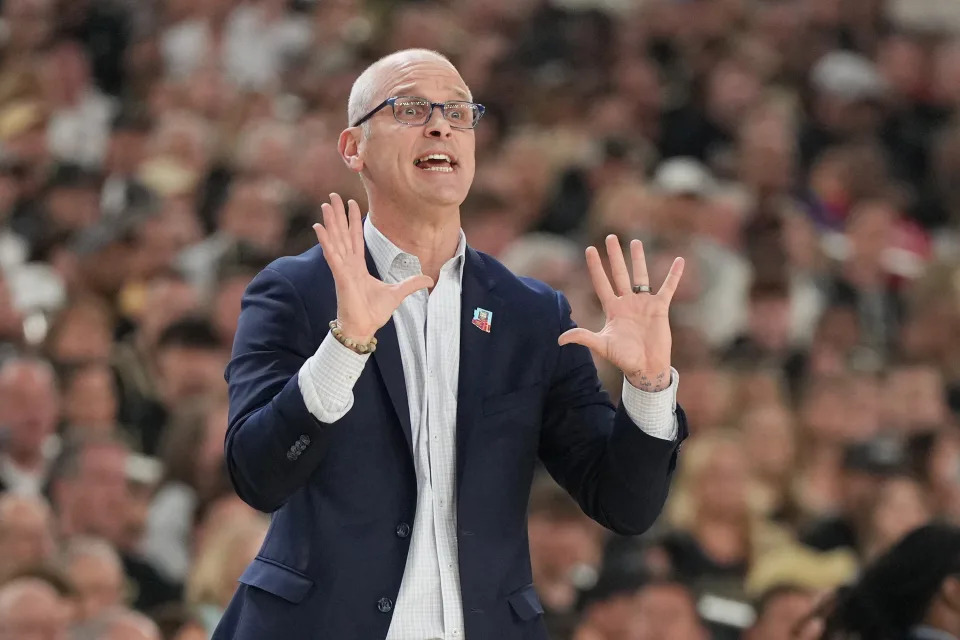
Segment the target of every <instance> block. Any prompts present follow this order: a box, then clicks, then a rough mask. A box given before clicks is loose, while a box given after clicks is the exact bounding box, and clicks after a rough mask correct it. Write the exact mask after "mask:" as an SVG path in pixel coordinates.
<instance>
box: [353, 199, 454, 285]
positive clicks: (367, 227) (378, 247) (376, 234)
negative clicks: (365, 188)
mask: <svg viewBox="0 0 960 640" xmlns="http://www.w3.org/2000/svg"><path fill="white" fill-rule="evenodd" d="M363 239H364V241H365V242H366V245H367V251H369V252H370V255H371V256H372V257H373V263H374V264H375V265H376V266H377V271H379V272H380V277H381V278H382V279H384V280H386V279H387V276H388V274H390V273H391V272H393V270H394V269H395V268H396V266H397V264H398V261H399V260H402V259H403V258H412V259H414V260H417V257H416V256H414V255H413V254H410V253H407V252H406V251H404V250H403V249H401V248H400V247H398V246H397V245H395V244H394V243H393V242H392V241H391V240H390V238H388V237H387V236H385V235H383V233H382V232H381V231H380V230H379V229H377V228H376V227H375V226H373V221H371V220H370V216H369V215H368V216H366V219H365V220H364V221H363ZM466 252H467V237H466V234H464V232H463V229H460V242H459V243H457V250H456V252H455V253H454V254H453V257H452V258H451V259H450V260H448V261H447V262H446V263H444V265H443V268H444V269H446V268H448V267H451V268H454V269H456V270H457V279H458V280H461V279H462V278H463V263H464V256H465V255H466Z"/></svg>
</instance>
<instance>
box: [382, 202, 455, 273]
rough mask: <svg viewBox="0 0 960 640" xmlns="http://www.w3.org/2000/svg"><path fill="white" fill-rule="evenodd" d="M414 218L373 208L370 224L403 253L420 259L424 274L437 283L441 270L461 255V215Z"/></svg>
mask: <svg viewBox="0 0 960 640" xmlns="http://www.w3.org/2000/svg"><path fill="white" fill-rule="evenodd" d="M421 213H425V214H427V215H420V216H417V217H412V216H410V215H405V214H404V213H401V212H400V211H398V210H397V209H396V208H393V207H390V206H371V207H370V221H371V222H372V223H373V226H375V227H376V228H377V229H378V230H379V231H380V233H382V234H383V235H385V236H386V237H387V238H389V239H390V241H391V242H392V243H393V244H395V245H397V247H399V248H400V249H401V250H403V251H406V252H407V253H409V254H412V255H415V256H417V259H418V260H420V267H421V270H422V271H423V273H424V274H425V275H428V276H430V277H431V278H433V281H434V282H436V281H437V278H439V276H440V268H441V267H442V266H443V264H444V263H445V262H446V261H447V260H449V259H450V258H452V257H453V256H454V254H455V253H456V252H457V245H458V244H459V243H460V211H459V209H456V208H455V209H454V210H453V211H452V212H451V211H450V210H445V211H431V212H421Z"/></svg>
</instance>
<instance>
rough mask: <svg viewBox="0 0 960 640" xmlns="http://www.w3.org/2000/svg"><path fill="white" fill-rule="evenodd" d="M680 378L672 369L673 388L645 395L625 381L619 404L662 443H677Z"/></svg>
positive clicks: (671, 368) (646, 431)
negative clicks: (668, 441)
mask: <svg viewBox="0 0 960 640" xmlns="http://www.w3.org/2000/svg"><path fill="white" fill-rule="evenodd" d="M679 383H680V375H679V374H678V373H677V370H676V369H674V368H673V367H670V386H669V387H667V388H666V389H663V390H662V391H643V390H641V389H637V388H636V387H635V386H633V385H632V384H630V381H629V380H627V378H626V376H624V378H623V390H622V392H621V394H620V402H621V404H623V408H624V410H626V412H627V415H628V416H630V419H631V420H633V422H634V424H636V425H637V426H638V427H640V429H641V430H642V431H643V432H644V433H646V434H647V435H648V436H653V437H654V438H660V439H661V440H675V439H676V438H677V433H678V431H679V428H680V426H679V425H678V424H677V416H676V412H677V386H678V385H679Z"/></svg>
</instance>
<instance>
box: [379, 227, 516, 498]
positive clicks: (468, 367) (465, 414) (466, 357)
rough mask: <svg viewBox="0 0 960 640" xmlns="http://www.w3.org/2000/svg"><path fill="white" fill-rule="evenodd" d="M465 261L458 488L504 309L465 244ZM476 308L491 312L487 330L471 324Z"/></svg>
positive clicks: (483, 267)
mask: <svg viewBox="0 0 960 640" xmlns="http://www.w3.org/2000/svg"><path fill="white" fill-rule="evenodd" d="M465 260H466V262H465V264H464V266H463V286H462V292H461V302H462V308H461V311H460V374H459V383H458V391H457V484H456V486H457V487H458V488H459V486H460V478H461V477H462V475H463V463H464V460H465V459H466V457H465V455H464V450H465V449H466V446H467V443H468V442H469V438H470V432H471V430H472V429H473V426H474V424H475V422H476V419H477V416H478V415H479V412H480V403H481V400H482V397H483V389H485V388H486V386H487V385H486V384H485V382H486V376H487V375H488V371H487V369H486V368H485V367H484V354H485V353H486V354H489V353H490V349H491V348H492V347H493V345H494V342H493V340H494V333H493V332H494V331H496V329H495V326H496V324H495V323H496V320H497V319H498V318H500V317H502V316H501V315H500V313H501V312H502V309H503V304H502V301H501V300H500V298H498V297H496V296H495V295H494V294H493V292H492V291H491V289H493V286H494V280H493V279H492V278H491V276H490V274H489V272H488V271H487V268H486V265H485V264H484V262H483V258H482V257H481V256H480V254H479V253H477V252H476V251H475V250H474V249H471V248H470V247H469V246H468V247H467V251H466V255H465ZM477 309H481V310H486V311H488V312H490V314H491V315H490V316H489V317H490V325H489V327H488V328H487V329H488V330H484V329H483V328H481V327H478V326H475V325H474V323H473V315H474V312H475V311H476V310H477ZM378 351H379V347H378ZM458 490H459V489H458Z"/></svg>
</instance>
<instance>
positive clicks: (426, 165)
mask: <svg viewBox="0 0 960 640" xmlns="http://www.w3.org/2000/svg"><path fill="white" fill-rule="evenodd" d="M413 165H414V166H415V167H417V168H418V169H420V170H421V171H437V172H439V173H451V172H453V170H454V169H456V167H457V161H456V159H455V158H453V156H449V155H447V154H445V153H430V154H427V155H425V156H421V157H419V158H417V159H416V160H414V161H413Z"/></svg>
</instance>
